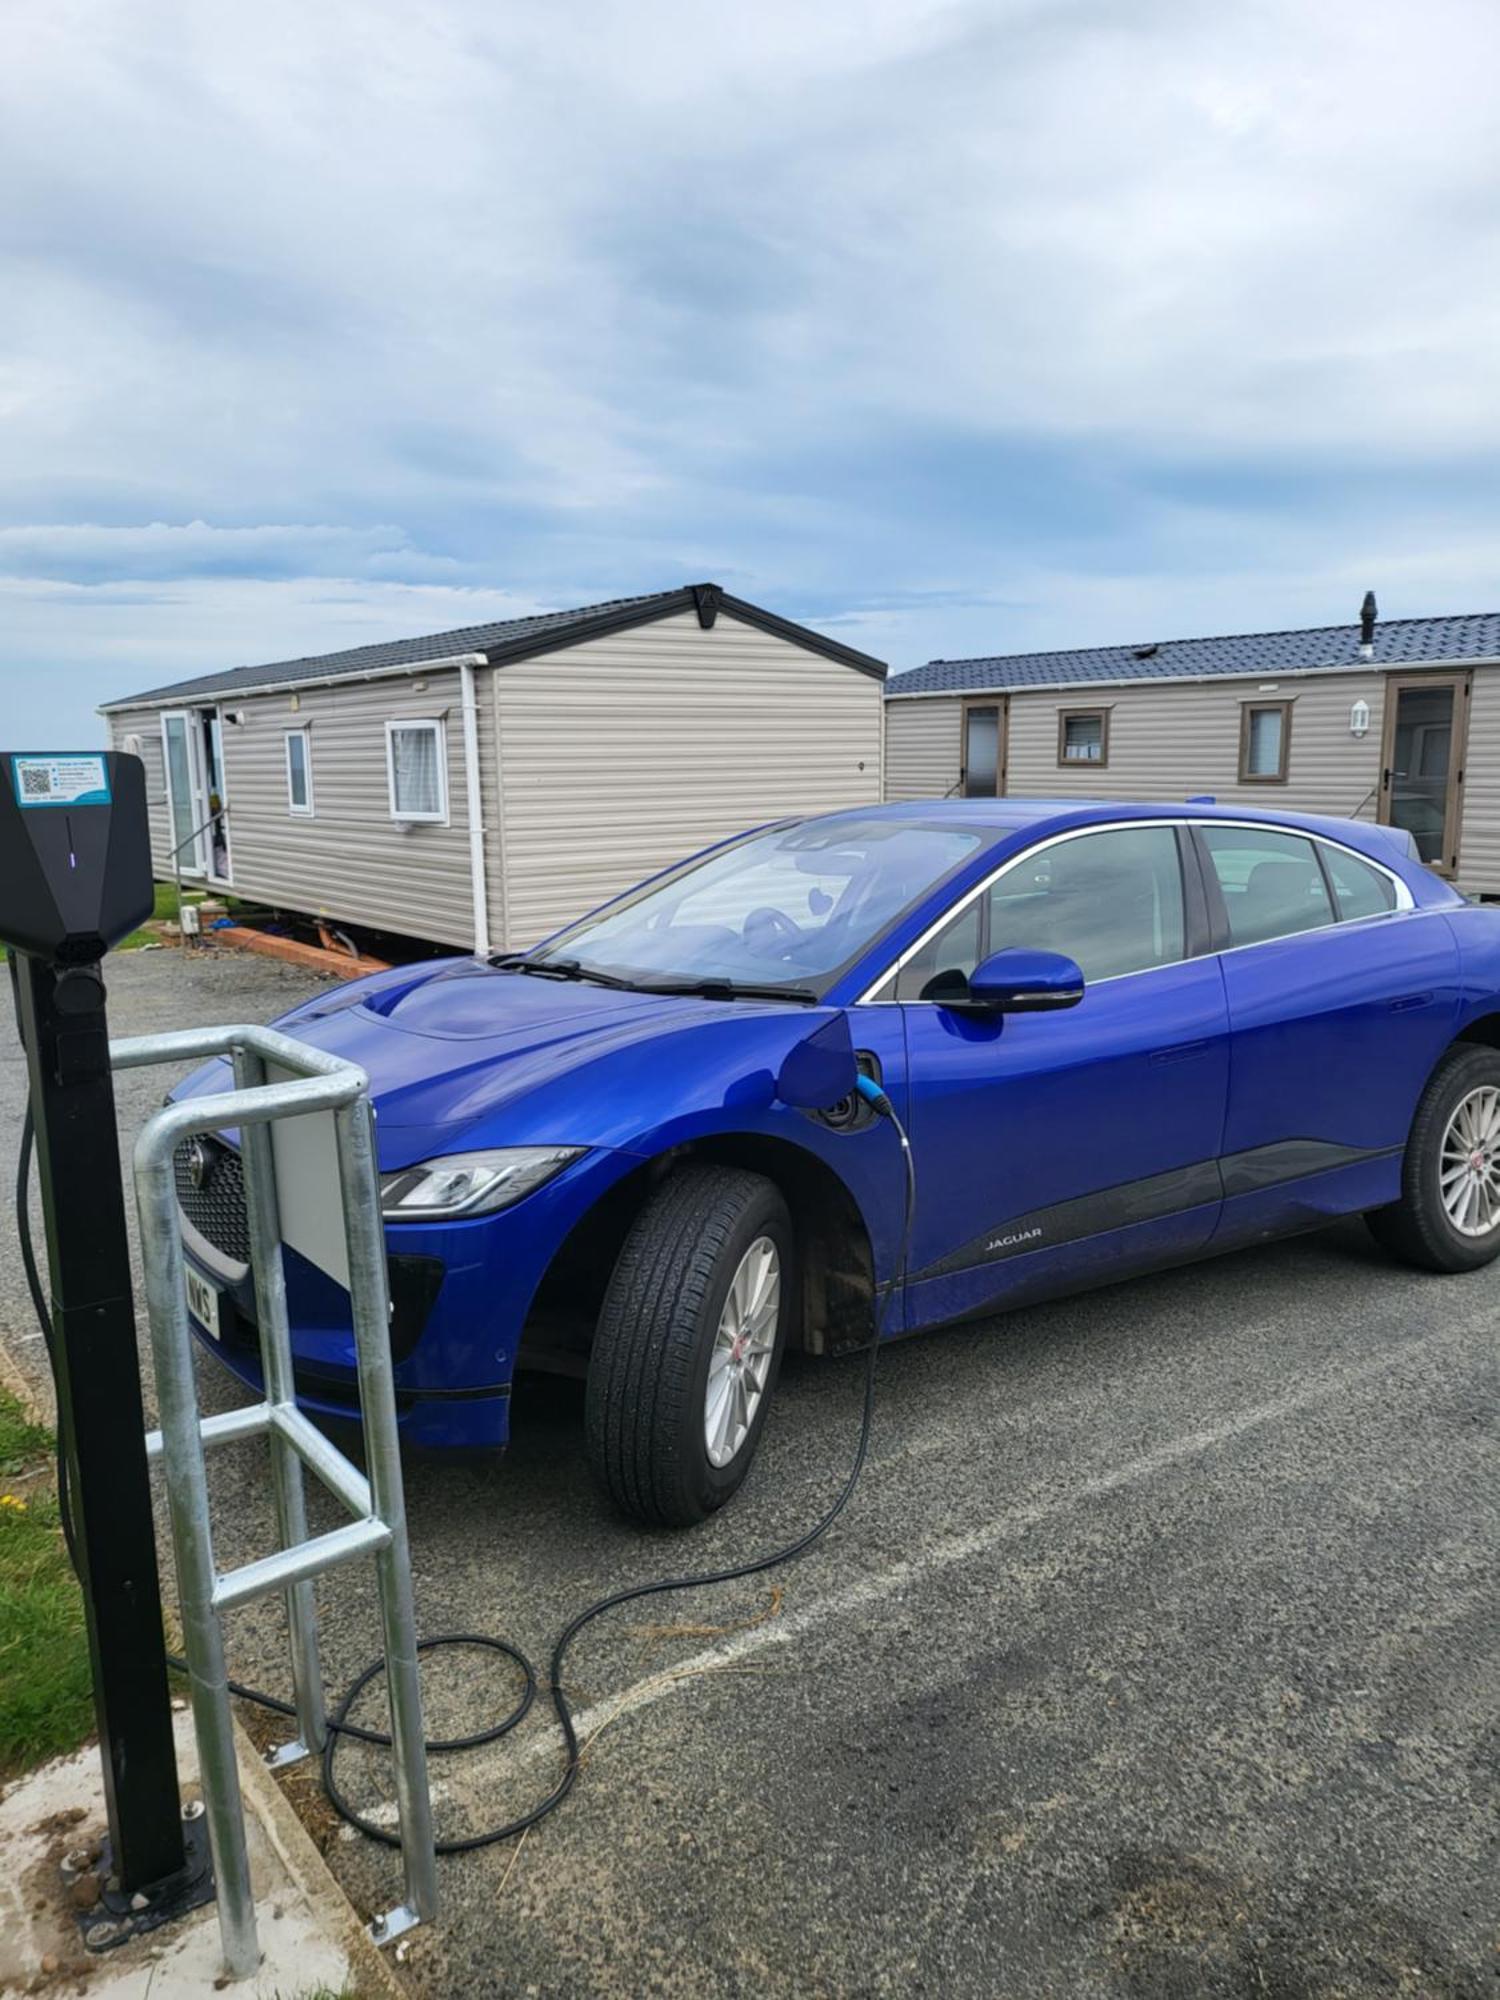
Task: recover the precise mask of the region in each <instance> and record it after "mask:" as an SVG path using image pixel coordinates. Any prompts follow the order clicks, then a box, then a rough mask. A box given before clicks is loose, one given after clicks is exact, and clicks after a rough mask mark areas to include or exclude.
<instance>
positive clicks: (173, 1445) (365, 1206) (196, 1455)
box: [110, 1027, 438, 1978]
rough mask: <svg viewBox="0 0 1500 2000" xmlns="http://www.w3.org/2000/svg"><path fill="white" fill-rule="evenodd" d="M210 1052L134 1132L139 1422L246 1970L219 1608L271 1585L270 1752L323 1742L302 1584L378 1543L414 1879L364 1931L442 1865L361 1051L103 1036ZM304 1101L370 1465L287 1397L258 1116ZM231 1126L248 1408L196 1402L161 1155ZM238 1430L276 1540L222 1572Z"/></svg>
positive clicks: (249, 1944) (395, 1933)
mask: <svg viewBox="0 0 1500 2000" xmlns="http://www.w3.org/2000/svg"><path fill="white" fill-rule="evenodd" d="M209 1056H229V1057H230V1058H231V1059H232V1062H233V1066H234V1082H235V1088H234V1089H233V1090H230V1091H224V1092H222V1093H220V1094H217V1095H215V1096H211V1097H192V1098H187V1099H185V1100H184V1101H183V1102H182V1103H179V1104H169V1105H167V1106H166V1108H165V1109H164V1110H161V1111H158V1112H157V1113H156V1114H155V1116H154V1117H152V1118H151V1119H150V1120H149V1121H148V1122H147V1124H146V1125H145V1126H144V1127H143V1129H142V1131H141V1134H140V1137H139V1139H138V1140H137V1141H136V1147H135V1190H136V1206H137V1210H138V1213H139V1216H140V1228H141V1253H142V1258H143V1262H144V1265H145V1277H146V1311H147V1317H148V1321H149V1325H150V1330H151V1350H152V1356H153V1360H154V1364H155V1371H156V1392H157V1404H158V1408H159V1412H160V1420H161V1429H160V1430H159V1431H153V1432H152V1433H151V1434H150V1435H149V1436H148V1438H147V1440H146V1446H147V1450H148V1452H149V1453H150V1454H151V1455H152V1456H153V1457H160V1459H161V1460H162V1464H163V1468H164V1471H165V1474H166V1484H167V1501H168V1507H169V1511H170V1514H171V1521H172V1541H173V1548H174V1553H175V1557H176V1566H177V1592H178V1598H179V1601H180V1606H181V1614H182V1624H183V1636H184V1640H185V1642H186V1648H187V1659H188V1667H189V1673H190V1681H191V1690H192V1707H193V1727H194V1732H195V1734H196V1736H197V1741H198V1762H199V1770H200V1774H201V1777H202V1783H203V1796H204V1804H205V1808H206V1811H207V1817H208V1827H209V1836H210V1840H211V1843H212V1847H213V1857H214V1870H215V1875H216V1877H217V1882H218V1899H219V1929H220V1936H221V1938H222V1942H223V1948H224V1969H225V1971H226V1972H227V1973H228V1974H229V1975H230V1976H231V1977H232V1978H244V1977H246V1976H248V1975H249V1974H250V1973H252V1972H254V1970H255V1968H256V1966H257V1965H258V1963H259V1957H260V1954H259V1947H258V1944H257V1941H256V1932H255V1901H254V1896H253V1894H252V1891H251V1886H250V1869H249V1862H248V1858H247V1855H246V1849H245V1823H244V1816H243V1810H242V1807H241V1802H240V1783H239V1771H238V1768H237V1765H236V1762H235V1749H234V1730H233V1724H232V1720H231V1713H230V1705H229V1702H230V1697H229V1681H228V1674H227V1672H226V1669H225V1662H224V1636H223V1630H222V1626H221V1622H220V1619H221V1614H222V1613H223V1612H224V1611H226V1610H228V1609H229V1608H230V1607H231V1606H233V1605H236V1604H243V1603H245V1602H247V1601H248V1600H249V1599H250V1598H253V1597H260V1596H264V1595H265V1594H266V1593H268V1592H270V1591H274V1590H280V1591H282V1592H283V1593H284V1595H285V1599H286V1611H287V1627H288V1633H289V1638H290V1646H291V1666H292V1688H293V1693H294V1696H295V1701H296V1709H297V1721H298V1728H299V1734H300V1740H299V1741H298V1742H297V1743H295V1744H292V1745H290V1746H288V1748H287V1749H286V1750H284V1751H283V1752H281V1753H280V1757H279V1760H278V1761H286V1760H288V1759H289V1758H290V1757H293V1756H300V1755H303V1754H305V1753H306V1752H308V1751H316V1750H321V1748H322V1746H323V1742H324V1738H325V1736H326V1733H327V1722H326V1718H325V1715H324V1707H323V1682H322V1673H321V1669H320V1665H319V1658H318V1632H317V1616H316V1611H315V1607H314V1603H313V1591H312V1579H313V1578H314V1577H315V1576H318V1575H320V1574H321V1573H322V1572H323V1571H324V1570H327V1569H331V1568H332V1567H333V1566H334V1565H335V1564H336V1563H342V1562H347V1561H349V1560H350V1558H351V1557H354V1556H361V1555H373V1556H374V1558H375V1568H376V1579H377V1586H378V1590H379V1597H380V1612H381V1623H382V1626H383V1630H384V1637H385V1660H386V1684H387V1688H388V1693H389V1701H390V1714H391V1743H392V1762H393V1764H394V1766H395V1779H396V1802H397V1808H398V1811H399V1815H400V1826H401V1853H402V1860H403V1864H404V1868H405V1878H406V1879H405V1889H406V1900H405V1902H404V1903H403V1904H401V1905H400V1906H399V1907H397V1908H396V1909H393V1910H391V1911H388V1912H387V1913H386V1914H385V1915H384V1916H381V1917H377V1918H376V1919H375V1921H374V1923H373V1924H372V1925H371V1927H370V1932H371V1935H372V1937H374V1938H375V1939H376V1940H377V1942H379V1943H381V1944H387V1943H389V1942H390V1941H391V1940H392V1939H394V1938H397V1937H399V1936H401V1934H402V1933H403V1932H404V1931H407V1930H410V1929H411V1927H412V1926H413V1925H414V1924H417V1923H420V1922H422V1921H423V1920H424V1919H428V1920H430V1919H431V1918H432V1917H434V1916H435V1915H436V1913H437V1901H438V1897H437V1865H436V1858H435V1855H434V1851H433V1835H432V1804H431V1800H430V1797H429V1794H428V1787H427V1755H426V1747H425V1740H424V1733H423V1725H422V1694H421V1686H420V1682H419V1679H418V1673H417V1646H416V1623H415V1614H414V1609H413V1604H412V1586H411V1562H410V1557H409V1552H408V1547H407V1534H406V1505H405V1499H404V1495H403V1491H402V1483H401V1455H400V1447H399V1443H398V1439H397V1432H396V1396H395V1388H394V1384H393V1382H392V1376H391V1348H390V1298H389V1290H388V1286H387V1280H386V1262H385V1231H384V1228H383V1226H382V1223H381V1217H380V1177H379V1174H378V1172H377V1169H376V1159H375V1130H374V1113H373V1110H372V1108H371V1105H370V1095H369V1079H368V1078H367V1076H366V1075H365V1073H364V1071H363V1070H362V1069H360V1068H358V1067H357V1066H356V1065H355V1064H354V1063H349V1062H344V1061H342V1060H340V1059H339V1058H338V1057H336V1056H330V1055H325V1054H324V1053H323V1052H322V1050H320V1049H314V1048H309V1047H308V1046H307V1044H306V1043H303V1042H298V1041H294V1040H293V1039H292V1038H291V1037H290V1036H288V1035H282V1034H278V1033H277V1032H276V1031H275V1030H274V1029H272V1028H257V1027H227V1028H203V1029H189V1030H187V1031H185V1032H182V1033H177V1034H165V1035H142V1036H136V1037H133V1038H132V1039H130V1040H126V1041H114V1042H111V1044H110V1060H111V1063H112V1065H113V1066H114V1067H115V1068H116V1069H137V1068H141V1067H144V1066H145V1065H148V1064H155V1063H183V1062H192V1061H195V1060H199V1061H201V1060H202V1059H204V1058H206V1057H209ZM268 1063H269V1064H274V1065H275V1067H276V1068H277V1069H278V1070H282V1071H286V1072H289V1073H290V1077H291V1079H292V1080H291V1081H275V1082H271V1081H268V1080H267V1064H268ZM316 1111H326V1112H331V1113H332V1115H333V1120H334V1128H335V1134H336V1139H337V1151H338V1163H339V1182H340V1194H341V1197H342V1205H343V1223H344V1236H345V1242H346V1245H347V1249H348V1258H349V1292H350V1299H351V1302H352V1306H353V1316H354V1346H355V1354H356V1360H357V1369H358V1377H359V1397H360V1408H361V1413H362V1418H363V1424H364V1440H365V1455H366V1464H367V1465H368V1468H369V1476H368V1478H366V1476H365V1475H364V1474H363V1473H361V1472H360V1470H359V1468H358V1467H357V1466H356V1465H354V1464H353V1463H352V1462H351V1461H350V1460H349V1459H347V1458H346V1457H345V1456H344V1454H343V1453H342V1452H340V1451H338V1450H337V1449H336V1448H335V1447H334V1446H333V1445H332V1444H330V1443H329V1442H328V1440H327V1439H326V1438H325V1437H324V1436H323V1434H322V1433H321V1432H320V1431H319V1430H317V1429H316V1428H315V1427H314V1426H313V1425H312V1424H311V1423H310V1422H309V1421H308V1420H307V1418H306V1417H305V1416H303V1414H302V1413H301V1411H300V1410H299V1409H298V1408H297V1403H296V1393H295V1387H294V1382H293V1375H292V1347H291V1336H290V1331H289V1328H288V1323H287V1307H286V1283H285V1277H284V1273H283V1270H282V1260H281V1240H282V1239H281V1224H280V1212H279V1208H278V1203H277V1194H276V1167H275V1159H274V1155H273V1148H272V1145H271V1132H270V1126H271V1123H272V1121H273V1120H275V1119H277V1118H296V1117H301V1116H304V1115H306V1114H307V1113H309V1112H316ZM228 1128H238V1130H239V1134H240V1149H241V1156H242V1160H243V1165H244V1182H245V1199H246V1221H247V1225H248V1235H249V1243H250V1263H251V1269H252V1271H253V1273H254V1279H255V1298H256V1325H257V1328H258V1331H259V1338H260V1358H261V1367H262V1370H263V1372H264V1381H265V1389H266V1395H265V1401H264V1402H261V1403H255V1404H252V1405H251V1406H250V1407H249V1408H247V1409H238V1410H230V1411H227V1412H226V1413H225V1414H223V1415H222V1416H216V1417H203V1416H200V1414H199V1410H198V1398H197V1390H196V1387H195V1384H194V1379H193V1338H192V1333H191V1331H190V1329H189V1325H188V1308H187V1290H186V1275H185V1264H184V1259H183V1250H182V1236H181V1227H180V1222H179V1216H178V1206H177V1185H176V1177H175V1173H174V1163H173V1156H174V1155H175V1153H176V1151H177V1148H178V1146H179V1145H180V1144H181V1143H182V1141H183V1140H184V1139H186V1138H188V1137H190V1136H193V1135H195V1134H198V1133H203V1132H222V1131H224V1130H225V1129H228ZM243 1437H265V1438H266V1439H267V1440H268V1442H269V1445H270V1451H271V1471H272V1484H273V1492H274V1496H275V1507H276V1527H277V1537H278V1541H279V1544H280V1546H279V1548H278V1550H277V1552H276V1553H275V1554H273V1555H268V1556H263V1557H261V1558H260V1559H259V1560H258V1561H255V1562H250V1563H246V1564H244V1565H243V1566H242V1567H241V1568H238V1569H232V1570H228V1571H225V1572H223V1573H221V1572H220V1571H219V1569H218V1568H217V1566H216V1564H215V1561H214V1550H213V1529H212V1522H211V1519H210V1514H209V1503H208V1481H207V1473H206V1468H205V1463H204V1449H205V1447H206V1446H208V1445H211V1444H222V1443H225V1442H226V1441H228V1440H229V1439H232V1438H243ZM304 1468H306V1470H307V1471H309V1472H311V1473H313V1474H314V1475H315V1476H316V1477H317V1478H318V1479H320V1480H321V1481H322V1483H323V1485H324V1486H326V1487H327V1488H328V1490H329V1491H330V1492H331V1493H332V1494H333V1495H334V1496H335V1498H337V1499H338V1500H340V1501H342V1502H343V1504H344V1506H345V1507H346V1508H347V1509H348V1511H349V1513H350V1515H351V1516H352V1517H353V1518H352V1519H351V1520H350V1522H349V1523H348V1525H346V1526H344V1527H341V1528H335V1529H334V1530H332V1532H331V1533H328V1534H323V1535H314V1536H309V1534H308V1527H307V1509H306V1499H305V1493H304V1488H303V1477H302V1475H303V1469H304Z"/></svg>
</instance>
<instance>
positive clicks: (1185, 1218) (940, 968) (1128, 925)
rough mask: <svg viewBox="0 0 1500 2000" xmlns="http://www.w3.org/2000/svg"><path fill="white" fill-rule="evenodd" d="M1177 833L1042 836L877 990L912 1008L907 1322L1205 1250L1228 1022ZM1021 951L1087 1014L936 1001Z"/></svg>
mask: <svg viewBox="0 0 1500 2000" xmlns="http://www.w3.org/2000/svg"><path fill="white" fill-rule="evenodd" d="M1184 855H1186V857H1187V858H1188V859H1189V861H1191V858H1192V855H1191V848H1190V846H1189V845H1188V843H1187V838H1186V835H1185V834H1183V835H1181V836H1180V835H1179V833H1178V832H1177V830H1176V829H1175V828H1174V827H1173V826H1172V825H1171V824H1170V823H1155V822H1146V823H1131V824H1126V825H1120V826H1116V827H1110V828H1097V829H1096V828H1088V829H1084V830H1082V831H1080V832H1078V833H1072V834H1065V835H1062V836H1060V837H1057V838H1054V839H1053V840H1051V841H1048V842H1045V843H1042V844H1041V845H1040V846H1039V847H1037V848H1035V849H1033V850H1031V851H1030V852H1029V853H1027V854H1026V855H1023V856H1022V857H1020V858H1019V859H1018V860H1015V861H1012V862H1011V863H1009V864H1007V866H1006V867H1005V868H1004V869H1003V870H1002V871H1000V873H999V874H998V875H997V876H996V877H994V878H992V879H991V881H990V883H988V884H986V885H984V886H983V887H982V888H981V889H979V890H976V891H973V892H971V894H970V895H969V896H968V897H967V898H966V899H965V900H964V902H963V903H962V904H961V905H959V907H958V908H957V909H956V910H955V912H954V913H953V914H952V915H951V916H950V918H949V919H948V920H947V921H946V922H945V923H944V925H943V926H941V927H940V928H939V929H938V930H937V931H936V932H935V933H933V934H930V935H929V937H928V938H927V939H926V940H924V941H923V942H922V943H921V944H919V945H918V946H917V947H916V948H915V949H914V950H913V951H912V952H909V953H908V954H907V955H906V957H905V959H904V960H903V962H902V964H901V966H900V967H899V968H898V970H897V973H896V974H895V976H894V977H893V979H892V980H890V981H888V982H887V983H886V984H885V986H884V987H883V988H882V989H881V991H880V993H879V994H878V995H877V996H876V997H878V998H884V999H886V1000H889V1001H893V1002H894V1003H895V1004H897V1005H899V1006H900V1007H901V1010H902V1016H903V1021H904V1026H905V1040H906V1067H907V1076H906V1085H907V1119H908V1125H909V1129H910V1132H911V1138H912V1144H913V1147H914V1149H915V1153H916V1158H917V1164H918V1176H919V1182H918V1191H917V1213H916V1221H915V1227H914V1231H913V1247H912V1256H911V1272H912V1282H911V1286H910V1290H909V1294H908V1324H910V1325H913V1326H915V1325H921V1324H926V1323H931V1322H934V1321H937V1320H940V1319H948V1318H953V1317H956V1316H958V1315H960V1314H963V1313H969V1312H974V1311H978V1310H981V1309H983V1308H985V1307H987V1306H992V1305H996V1304H1011V1303H1018V1302H1020V1301H1021V1300H1023V1299H1026V1298H1034V1297H1040V1296H1043V1295H1045V1294H1047V1293H1049V1292H1055V1291H1058V1290H1065V1289H1069V1288H1071V1287H1073V1286H1075V1285H1079V1286H1081V1285H1085V1284H1090V1283H1099V1282H1104V1281H1107V1280H1108V1279H1111V1278H1113V1277H1116V1276H1125V1275H1127V1274H1128V1273H1130V1272H1132V1271H1135V1270H1138V1269H1140V1268H1142V1267H1143V1266H1146V1265H1150V1264H1153V1263H1159V1262H1171V1261H1174V1260H1175V1259H1177V1258H1179V1257H1182V1256H1187V1255H1190V1254H1192V1252H1193V1251H1194V1250H1195V1249H1196V1248H1198V1247H1200V1246H1201V1245H1203V1244H1205V1243H1206V1242H1207V1241H1208V1240H1209V1238H1210V1236H1211V1234H1212V1231H1213V1227H1214V1223H1215V1221H1216V1220H1217V1216H1218V1210H1219V1199H1220V1196H1219V1179H1218V1166H1217V1157H1218V1152H1219V1146H1220V1141H1221V1137H1222V1131H1223V1122H1224V1107H1225V1097H1226V1091H1227V1079H1228V1055H1227V1029H1228V1022H1227V1015H1226V1009H1225V1002H1224V987H1223V978H1222V975H1221V972H1220V969H1219V962H1218V960H1217V958H1215V957H1214V956H1213V955H1212V953H1211V952H1209V951H1208V949H1207V948H1208V945H1209V942H1210V939H1209V937H1208V933H1207V929H1206V913H1205V911H1204V909H1203V908H1202V905H1201V888H1200V886H1199V884H1198V881H1197V873H1196V866H1195V865H1194V866H1193V868H1192V870H1191V873H1190V874H1189V875H1188V876H1187V877H1186V878H1185V877H1184V873H1183V867H1182V862H1183V858H1184ZM1011 944H1017V945H1019V944H1026V945H1034V946H1039V947H1042V948H1045V949H1049V950H1054V951H1061V952H1065V953H1067V954H1068V955H1069V956H1070V957H1072V958H1075V959H1076V960H1077V961H1078V963H1079V964H1080V966H1081V967H1082V969H1083V972H1084V977H1085V981H1086V988H1085V993H1084V998H1083V1000H1082V1002H1081V1003H1080V1004H1079V1005H1078V1006H1077V1007H1075V1008H1072V1009H1070V1010H1068V1011H1067V1012H1063V1013H1057V1014H1016V1015H1011V1016H1009V1017H1007V1018H1004V1019H1000V1018H996V1017H989V1016H978V1015H973V1014H964V1013H960V1012H956V1011H952V1010H950V1009H947V1008H945V1007H943V1006H942V1005H941V1004H940V996H941V993H942V992H943V991H944V990H945V989H947V990H951V989H952V987H953V986H954V984H955V983H957V984H958V985H960V986H961V985H962V983H963V978H964V975H965V974H966V973H967V972H968V971H971V970H972V969H973V967H974V965H975V964H976V963H977V962H978V960H979V959H980V958H982V957H984V956H985V955H987V954H988V953H989V952H990V951H996V950H999V949H1001V948H1002V947H1003V946H1005V945H1011Z"/></svg>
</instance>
